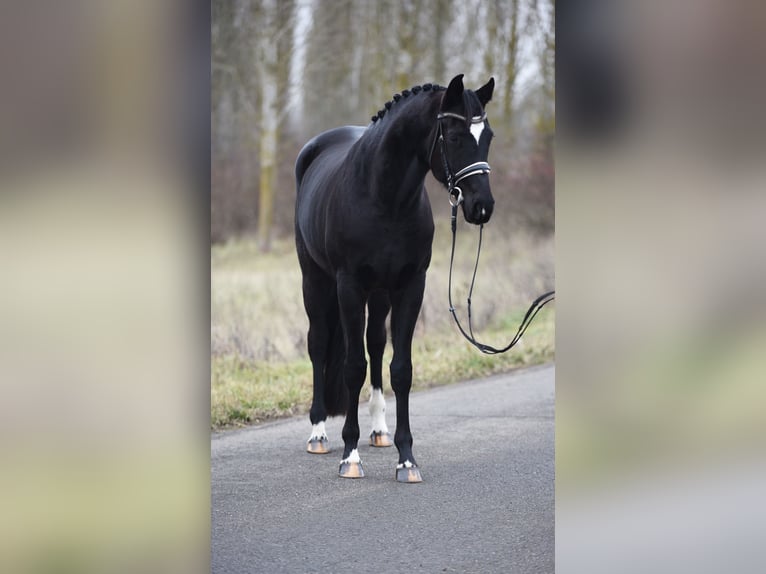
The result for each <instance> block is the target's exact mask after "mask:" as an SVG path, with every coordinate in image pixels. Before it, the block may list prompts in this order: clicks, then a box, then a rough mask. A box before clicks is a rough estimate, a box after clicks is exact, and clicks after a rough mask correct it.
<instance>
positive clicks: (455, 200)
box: [428, 112, 556, 355]
mask: <svg viewBox="0 0 766 574" xmlns="http://www.w3.org/2000/svg"><path fill="white" fill-rule="evenodd" d="M444 118H455V119H458V120H462V121H463V122H465V123H468V121H469V120H468V118H466V117H464V116H461V115H460V114H454V113H452V112H441V113H439V115H437V116H436V121H437V125H436V135H435V137H434V141H433V143H432V144H431V151H430V152H429V154H428V161H429V165H430V163H431V160H432V158H433V153H434V149H435V148H436V142H437V141H438V142H439V152H440V153H441V156H442V165H443V167H444V174H445V177H446V179H447V181H446V182H445V183H444V184H443V185H445V186H446V188H447V191H448V192H449V202H450V205H451V206H452V221H451V225H452V250H451V253H450V260H449V280H448V285H447V289H448V300H449V312H450V313H451V314H452V318H453V319H454V320H455V324H457V328H458V329H459V330H460V333H461V334H462V335H463V337H465V338H466V340H467V341H468V342H469V343H471V344H472V345H473V346H474V347H476V348H477V349H479V351H481V352H482V353H485V354H487V355H496V354H499V353H505V352H506V351H508V350H510V348H511V347H513V346H514V345H515V344H516V343H518V342H519V341H520V340H521V337H522V335H524V332H525V331H526V330H527V327H529V325H530V323H531V322H532V319H534V318H535V315H537V313H538V312H539V311H540V309H542V308H543V306H544V305H545V304H546V303H550V302H551V301H553V300H554V299H555V295H556V292H555V291H549V292H547V293H543V294H542V295H540V296H539V297H538V298H537V299H535V300H534V301H533V302H532V304H531V305H530V306H529V309H528V310H527V313H526V315H524V319H522V321H521V324H520V325H519V328H518V330H517V331H516V334H515V335H514V337H513V338H512V339H511V341H510V342H509V343H508V344H507V345H506V346H505V347H501V348H495V347H493V346H491V345H487V344H485V343H481V342H479V341H477V340H476V338H475V337H474V335H473V324H472V321H471V296H472V295H473V286H474V283H475V282H476V271H477V270H478V268H479V255H480V254H481V240H482V235H483V232H484V224H483V223H482V224H481V225H479V245H478V248H477V250H476V264H475V265H474V268H473V276H472V277H471V287H470V289H469V291H468V300H467V304H468V331H467V332H466V330H465V329H464V328H463V326H462V325H461V324H460V321H459V320H458V318H457V313H456V311H455V306H454V305H453V304H452V267H453V263H454V261H455V238H456V235H457V233H456V231H457V208H458V206H459V205H460V204H461V203H463V190H462V189H460V187H459V186H458V184H459V183H460V182H461V181H463V180H464V179H466V178H468V177H471V176H473V175H481V174H489V172H490V171H492V168H491V167H489V164H488V163H487V162H486V161H477V162H474V163H472V164H470V165H467V166H465V167H464V168H462V169H461V170H459V171H458V172H457V173H454V174H453V173H452V170H451V169H450V167H449V162H448V161H447V149H446V143H445V141H444V131H443V129H442V122H441V120H443V119H444ZM486 119H487V113H486V112H484V113H483V114H482V115H480V116H474V117H472V118H471V119H470V122H471V124H478V123H482V122H484V120H486Z"/></svg>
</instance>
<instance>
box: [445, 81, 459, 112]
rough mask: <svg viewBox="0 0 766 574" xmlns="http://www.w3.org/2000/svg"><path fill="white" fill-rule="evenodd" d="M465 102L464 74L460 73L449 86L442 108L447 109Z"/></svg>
mask: <svg viewBox="0 0 766 574" xmlns="http://www.w3.org/2000/svg"><path fill="white" fill-rule="evenodd" d="M462 103H463V74H458V75H457V76H455V77H454V78H452V81H451V82H450V83H449V86H447V92H446V93H445V94H444V98H442V109H443V110H446V109H447V108H451V107H453V106H460V105H461V104H462Z"/></svg>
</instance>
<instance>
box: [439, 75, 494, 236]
mask: <svg viewBox="0 0 766 574" xmlns="http://www.w3.org/2000/svg"><path fill="white" fill-rule="evenodd" d="M494 88H495V80H494V78H490V79H489V82H487V83H486V84H485V85H483V86H482V87H481V88H479V89H478V90H476V91H475V92H474V91H472V90H466V89H464V88H463V74H460V75H459V76H455V77H454V78H453V79H452V81H451V82H450V84H449V87H448V88H447V91H446V92H444V96H443V97H442V102H441V107H440V109H439V115H438V116H437V120H436V121H437V126H436V132H435V139H434V145H433V147H432V152H431V158H430V160H431V171H432V172H433V174H434V177H436V179H437V180H438V181H439V182H441V183H442V184H444V185H445V186H446V187H447V189H448V190H449V192H450V202H452V203H453V205H454V204H455V203H460V204H462V206H463V216H464V217H465V220H466V221H468V222H469V223H475V224H480V223H486V222H487V221H489V218H490V217H491V216H492V208H493V207H494V205H495V200H494V199H493V198H492V192H491V191H490V188H489V164H488V163H487V157H488V156H489V144H490V142H491V141H492V129H490V127H489V122H488V121H487V115H486V113H485V112H484V106H486V105H487V102H489V101H490V100H491V99H492V91H493V90H494Z"/></svg>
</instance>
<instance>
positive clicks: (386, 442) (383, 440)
mask: <svg viewBox="0 0 766 574" xmlns="http://www.w3.org/2000/svg"><path fill="white" fill-rule="evenodd" d="M393 445H394V443H393V441H392V440H391V433H387V432H383V431H380V432H375V431H373V432H372V433H370V446H376V447H383V446H393Z"/></svg>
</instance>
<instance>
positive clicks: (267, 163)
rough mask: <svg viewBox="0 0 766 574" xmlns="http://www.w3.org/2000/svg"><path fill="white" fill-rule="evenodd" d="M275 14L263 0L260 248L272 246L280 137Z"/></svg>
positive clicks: (272, 1)
mask: <svg viewBox="0 0 766 574" xmlns="http://www.w3.org/2000/svg"><path fill="white" fill-rule="evenodd" d="M276 16H277V4H276V0H263V4H262V18H261V22H262V27H261V30H260V35H259V38H258V48H257V52H258V53H257V54H256V56H257V58H258V59H257V60H256V62H258V64H257V66H258V85H259V87H260V90H261V98H260V99H261V114H260V115H261V118H260V119H261V133H260V138H259V142H258V143H259V146H258V148H259V149H258V152H259V163H260V169H261V175H260V185H259V191H258V246H259V248H260V249H261V251H268V250H269V249H271V228H272V224H273V221H274V183H275V174H276V163H277V146H278V140H279V108H278V100H277V85H278V82H279V77H278V73H277V72H278V68H277V31H278V30H277V18H276Z"/></svg>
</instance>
